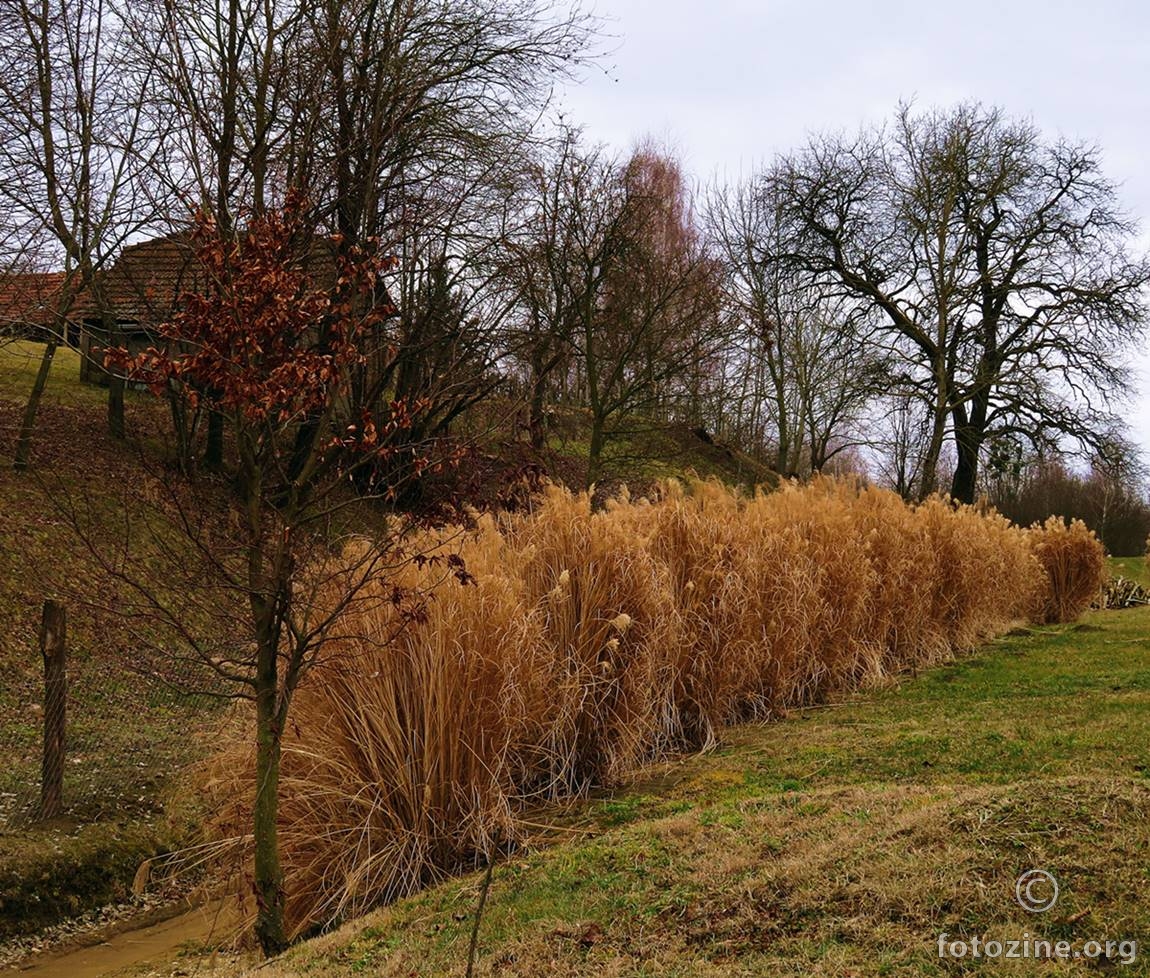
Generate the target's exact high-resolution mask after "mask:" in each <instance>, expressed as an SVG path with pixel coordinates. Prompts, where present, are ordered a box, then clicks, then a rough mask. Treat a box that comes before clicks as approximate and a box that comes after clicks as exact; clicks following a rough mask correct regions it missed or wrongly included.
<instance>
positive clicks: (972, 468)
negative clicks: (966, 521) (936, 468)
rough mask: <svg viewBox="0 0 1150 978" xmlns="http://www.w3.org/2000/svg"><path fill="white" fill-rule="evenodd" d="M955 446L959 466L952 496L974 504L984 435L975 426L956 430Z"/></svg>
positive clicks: (961, 501)
mask: <svg viewBox="0 0 1150 978" xmlns="http://www.w3.org/2000/svg"><path fill="white" fill-rule="evenodd" d="M954 444H955V448H956V449H957V454H958V464H957V465H956V466H955V469H954V480H953V481H952V482H951V487H950V494H951V496H953V497H954V499H956V500H957V501H958V502H960V503H973V502H974V491H975V488H976V485H977V482H978V453H979V449H980V448H981V447H982V435H981V433H980V432H979V431H977V430H976V429H975V428H974V426H973V425H967V426H965V427H962V428H958V429H956V430H955V433H954Z"/></svg>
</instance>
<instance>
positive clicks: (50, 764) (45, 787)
mask: <svg viewBox="0 0 1150 978" xmlns="http://www.w3.org/2000/svg"><path fill="white" fill-rule="evenodd" d="M67 621H68V619H67V615H66V613H65V610H64V606H63V605H62V604H60V603H59V602H58V601H45V602H44V613H43V619H42V621H41V625H40V652H41V654H42V655H43V658H44V755H43V758H42V763H41V778H40V818H42V819H49V818H55V817H56V816H58V815H59V814H60V813H61V811H63V806H64V737H65V730H66V727H67V709H68V706H67V703H68V666H67V654H68V644H67Z"/></svg>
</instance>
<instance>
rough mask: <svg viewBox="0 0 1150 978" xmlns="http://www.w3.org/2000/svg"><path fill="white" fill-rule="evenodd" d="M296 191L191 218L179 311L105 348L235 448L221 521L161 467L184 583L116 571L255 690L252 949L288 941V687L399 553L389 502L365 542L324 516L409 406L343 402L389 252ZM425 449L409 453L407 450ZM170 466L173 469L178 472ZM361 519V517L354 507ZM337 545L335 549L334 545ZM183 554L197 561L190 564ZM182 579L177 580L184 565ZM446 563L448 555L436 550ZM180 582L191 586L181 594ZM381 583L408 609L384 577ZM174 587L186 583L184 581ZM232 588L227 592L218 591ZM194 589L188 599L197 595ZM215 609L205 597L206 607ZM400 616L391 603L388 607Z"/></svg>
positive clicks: (237, 687)
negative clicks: (325, 215)
mask: <svg viewBox="0 0 1150 978" xmlns="http://www.w3.org/2000/svg"><path fill="white" fill-rule="evenodd" d="M301 214H302V208H301V207H300V206H298V203H290V204H289V205H288V206H287V207H285V208H284V209H283V210H280V211H272V212H267V213H265V214H263V215H261V216H259V217H258V218H256V219H254V220H253V221H251V222H250V223H249V224H248V226H247V227H246V228H245V229H244V230H243V231H242V233H239V234H237V235H227V234H221V233H220V230H219V229H218V228H217V227H216V226H215V224H214V222H213V221H212V220H211V219H210V218H207V217H201V218H200V220H199V221H198V228H197V239H198V253H199V260H200V262H201V265H202V272H203V274H202V276H201V280H202V281H204V282H207V283H209V284H208V286H207V288H206V289H205V290H204V291H203V292H202V293H201V294H196V295H188V296H185V297H184V300H183V306H182V310H181V311H180V312H179V313H178V314H177V315H176V316H175V317H174V318H173V320H172V321H171V322H170V323H168V324H167V325H165V326H164V327H163V328H162V329H161V334H162V337H163V339H164V343H163V344H162V345H160V346H158V347H155V348H152V349H149V350H148V351H146V352H145V353H143V354H140V355H137V356H129V355H128V353H127V352H126V351H124V350H119V351H116V352H115V353H114V354H112V356H111V357H110V359H112V360H113V361H114V362H115V363H117V365H118V366H120V367H122V368H125V369H126V370H127V371H128V373H129V375H130V376H132V377H134V378H136V379H140V380H144V381H146V382H147V383H148V385H149V386H150V388H151V389H152V391H153V392H154V393H155V394H157V395H162V396H165V397H167V396H172V394H173V392H175V395H176V396H178V397H182V398H186V399H187V400H188V401H189V402H190V403H192V404H194V405H198V406H201V407H204V408H207V409H210V410H211V411H213V412H216V413H217V414H218V415H219V416H221V417H222V418H223V419H224V421H225V426H226V431H227V434H228V436H229V440H230V442H231V449H232V452H233V453H234V457H235V461H234V464H233V468H232V471H231V475H232V478H233V483H234V492H235V510H234V515H233V518H232V520H231V523H232V525H231V526H229V527H226V528H221V527H211V528H206V527H203V526H202V521H200V520H197V519H196V518H194V516H192V515H191V514H194V512H195V500H194V490H189V486H188V484H187V483H186V482H183V481H182V482H179V485H178V487H177V484H176V480H175V479H174V478H169V479H166V480H164V485H163V487H162V490H163V492H164V494H165V496H166V497H167V498H168V499H169V500H170V501H172V502H173V503H174V507H169V508H170V509H172V508H174V510H175V511H176V512H177V513H178V514H179V519H177V520H176V521H175V525H176V526H178V527H179V528H180V530H181V531H182V533H183V535H184V537H186V538H187V539H190V540H191V541H192V544H193V546H192V547H190V548H189V547H186V546H185V547H184V548H183V552H185V553H187V552H188V551H189V550H190V551H191V552H192V553H193V554H194V555H195V556H197V557H198V558H199V560H198V562H196V561H192V562H191V563H189V564H187V565H186V566H187V569H186V570H184V571H181V572H178V573H181V575H182V577H183V578H187V584H186V587H185V588H183V589H181V588H180V587H176V586H173V582H168V586H167V590H166V591H165V593H160V592H159V591H158V590H157V589H156V588H155V587H154V586H148V585H144V584H141V583H139V582H140V580H141V578H140V576H139V575H135V576H133V575H131V574H125V573H121V574H120V575H119V576H120V579H121V580H123V581H125V582H127V583H128V584H130V585H132V589H133V593H134V594H136V595H137V596H142V597H143V599H144V603H145V605H146V606H147V608H148V613H149V614H150V615H151V616H152V617H153V618H156V619H159V620H160V621H162V622H164V623H165V624H167V625H168V626H169V628H170V629H171V630H174V631H175V632H176V634H177V635H178V636H179V638H180V639H181V644H182V645H184V646H186V647H187V648H190V650H191V652H190V655H191V657H193V658H194V659H196V660H197V661H198V662H199V663H201V664H202V665H204V666H206V667H208V668H210V669H211V670H212V671H213V672H214V674H215V675H216V677H217V678H219V679H221V680H223V681H224V684H225V685H224V688H227V689H230V690H232V691H233V693H232V695H234V696H237V697H243V698H247V699H250V700H251V701H252V702H253V703H254V708H255V719H256V790H255V799H254V804H253V809H252V811H253V825H252V833H253V836H254V867H253V869H254V877H253V879H254V889H255V897H256V904H257V918H256V935H257V937H258V939H259V942H260V945H261V947H262V948H263V950H264V952H265V953H267V954H273V953H276V952H278V951H280V950H282V949H283V947H284V946H285V944H286V939H285V932H284V923H283V908H284V885H283V873H282V871H281V867H280V858H279V846H278V841H277V814H278V801H279V772H280V752H281V739H282V734H283V731H284V730H285V727H286V725H287V723H288V716H289V710H290V708H291V703H292V697H293V694H294V692H295V691H296V689H297V687H298V685H299V683H300V681H301V679H302V678H303V676H304V675H305V673H306V672H307V670H308V668H309V667H310V666H311V665H312V664H313V663H314V662H315V661H316V659H317V658H318V657H319V656H320V655H321V654H322V652H323V650H324V648H325V647H327V646H329V645H331V644H332V643H333V642H335V641H336V640H337V639H338V637H339V636H338V635H337V634H336V633H337V632H338V630H339V628H340V627H341V624H340V623H341V621H342V620H343V618H344V615H345V613H346V612H347V610H348V609H349V608H350V607H351V606H352V605H354V604H356V603H357V602H362V601H365V600H369V599H368V598H367V597H366V595H367V594H368V593H369V591H370V593H372V594H375V595H377V597H376V598H374V599H373V600H380V599H379V598H378V595H379V594H380V593H381V589H379V588H378V587H372V588H370V589H369V588H368V587H367V585H368V584H369V583H370V584H378V582H379V580H380V578H381V576H387V575H389V574H391V573H393V572H394V570H395V568H396V566H397V563H401V562H403V561H405V560H408V559H411V558H412V557H413V556H415V555H411V554H405V553H404V552H403V541H402V536H403V535H402V531H401V528H399V527H398V526H397V522H396V521H395V520H394V519H393V518H390V519H389V518H387V517H383V518H381V519H378V520H376V521H374V522H376V523H377V524H378V529H377V532H376V533H375V535H374V539H373V540H372V542H371V545H370V546H367V547H363V546H359V547H357V548H355V556H354V557H352V558H348V557H347V556H346V555H345V554H341V553H340V552H339V543H338V539H339V538H338V532H337V528H338V526H339V525H341V523H345V522H346V521H345V520H344V519H343V514H344V513H345V512H346V510H347V509H348V508H349V507H352V506H356V505H360V504H361V502H362V497H359V498H356V496H355V494H354V493H353V491H352V482H353V479H352V477H353V476H357V478H355V480H354V482H355V484H356V485H358V486H360V487H362V486H363V485H365V484H366V485H368V486H371V487H372V488H373V491H377V492H378V494H379V495H386V494H387V493H388V491H389V487H388V486H385V485H381V484H380V483H379V481H378V480H377V481H375V482H374V483H373V482H372V480H371V479H370V478H369V479H367V480H365V479H363V478H359V477H358V476H359V475H360V474H361V472H362V471H363V470H367V471H369V472H370V471H391V469H392V468H393V467H394V466H393V465H392V464H391V462H392V460H390V459H389V458H387V455H388V453H389V451H391V449H389V448H387V447H386V446H387V445H389V444H391V443H394V442H395V441H396V440H397V439H395V438H392V437H389V436H390V435H394V434H395V433H397V432H398V431H399V430H400V429H402V428H403V427H404V426H405V425H407V424H408V423H409V419H410V417H411V412H410V411H409V409H408V407H409V406H407V405H404V404H401V403H392V404H391V406H390V421H389V422H388V425H389V426H390V427H391V428H392V429H394V431H390V432H389V431H385V430H381V428H380V427H379V426H378V425H377V423H376V422H375V421H373V420H372V419H371V418H370V417H367V416H365V417H363V418H357V419H352V418H349V417H348V416H347V413H346V412H347V405H348V403H349V389H348V388H349V377H350V375H351V373H352V372H353V370H354V369H355V368H357V367H359V366H361V365H362V364H363V363H364V362H365V361H366V360H367V359H368V356H369V353H370V351H369V350H368V349H367V348H366V346H367V344H368V343H370V342H372V340H371V337H375V336H378V335H379V332H380V331H379V330H378V329H377V328H376V327H377V326H378V325H379V323H380V322H381V320H383V319H385V318H386V317H388V316H390V315H391V314H392V309H391V307H390V305H389V304H388V302H387V301H386V294H385V293H384V292H383V290H382V288H381V287H380V285H379V282H380V276H381V275H382V273H383V272H384V271H385V270H387V269H388V268H389V267H391V265H392V259H390V258H389V257H387V256H383V255H380V254H370V253H368V252H366V251H363V250H360V249H348V248H342V247H338V245H339V244H340V242H332V241H331V239H327V238H318V237H316V236H314V235H313V234H311V233H310V232H309V230H308V228H307V227H306V226H305V224H304V221H303V220H302V218H301V216H300V215H301ZM426 461H427V460H426V459H425V458H422V457H421V458H420V459H419V460H418V464H420V465H422V464H424V463H425V462H426ZM180 479H184V477H183V476H181V477H180ZM361 525H362V524H361ZM337 557H338V558H339V559H336V558H337ZM192 563H194V564H195V565H196V566H195V567H194V568H193V567H192ZM193 570H194V573H195V575H196V576H197V577H198V578H199V581H198V583H197V582H194V581H192V580H191V579H190V576H191V573H192V572H193ZM451 570H453V571H455V572H457V574H458V576H461V577H462V576H464V571H463V570H462V568H459V567H457V566H454V565H453V566H452V568H451ZM192 592H194V595H192ZM383 593H385V594H386V595H388V597H387V598H386V600H389V601H393V602H395V603H396V604H399V605H403V606H404V609H405V614H408V615H410V614H417V613H418V612H417V611H415V610H414V608H415V606H416V603H415V602H414V601H413V602H411V603H408V597H409V596H407V595H404V594H402V593H400V591H399V590H398V589H384V590H383ZM189 595H192V596H191V597H189ZM195 595H198V596H199V597H200V598H201V599H203V598H204V596H205V595H207V598H206V600H207V601H211V602H214V603H215V604H216V607H217V608H226V609H230V611H229V613H230V614H233V615H238V616H240V617H242V619H243V622H242V627H241V626H240V625H239V624H238V623H237V624H235V626H234V627H235V631H236V632H237V636H238V638H237V641H236V642H235V643H233V644H231V645H229V647H228V650H227V651H226V652H225V653H224V654H221V652H220V648H219V647H218V646H215V647H213V646H212V645H211V643H210V642H205V641H204V640H203V639H202V636H201V635H200V634H197V631H196V627H195V626H194V625H193V624H192V623H191V622H190V620H189V612H188V607H189V601H194V600H195ZM221 596H230V597H231V598H232V599H235V600H232V601H231V602H228V601H227V600H223V601H221V600H220V598H221ZM203 603H204V601H203V600H201V604H203ZM214 613H215V614H216V616H217V618H218V617H219V612H218V611H216V612H214ZM402 617H403V616H401V618H402Z"/></svg>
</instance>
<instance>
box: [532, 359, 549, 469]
mask: <svg viewBox="0 0 1150 978" xmlns="http://www.w3.org/2000/svg"><path fill="white" fill-rule="evenodd" d="M533 373H534V377H533V378H532V381H531V409H530V415H529V416H528V419H527V430H528V433H529V434H530V436H531V447H532V448H533V449H535V451H537V452H538V451H542V450H543V447H544V446H545V445H546V443H547V430H546V421H545V419H544V416H543V407H544V400H543V395H544V394H545V393H546V386H547V383H546V381H547V378H546V376H545V375H544V374H543V372H542V370H540V371H533Z"/></svg>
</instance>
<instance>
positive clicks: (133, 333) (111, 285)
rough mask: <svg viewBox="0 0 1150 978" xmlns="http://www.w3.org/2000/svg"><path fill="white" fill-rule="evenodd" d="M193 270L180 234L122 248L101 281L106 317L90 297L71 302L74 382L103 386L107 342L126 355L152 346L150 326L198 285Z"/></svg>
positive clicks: (190, 250)
mask: <svg viewBox="0 0 1150 978" xmlns="http://www.w3.org/2000/svg"><path fill="white" fill-rule="evenodd" d="M198 270H199V263H198V262H197V260H196V255H195V249H194V247H193V245H192V240H191V236H190V235H189V234H187V233H186V232H182V231H177V232H175V233H173V234H169V235H165V236H164V237H162V238H152V239H150V240H148V241H141V242H139V243H137V244H134V245H129V246H128V247H126V248H125V249H124V250H123V251H122V252H121V253H120V255H119V257H118V258H117V259H116V261H115V263H114V264H113V265H112V267H111V268H109V269H108V270H107V271H106V272H104V273H103V275H102V278H101V285H102V286H103V294H104V300H105V303H106V306H107V309H106V318H105V316H102V315H101V312H100V310H98V309H97V308H96V307H95V303H94V302H93V301H92V297H91V295H87V296H84V297H81V299H80V300H79V301H78V303H77V306H78V317H79V318H80V320H81V322H82V328H81V333H80V353H81V361H80V379H81V380H85V381H90V382H94V383H106V382H107V375H106V373H105V371H104V367H103V361H104V350H105V348H106V347H107V346H108V345H109V343H110V342H114V343H115V344H116V345H118V346H125V347H127V348H128V349H129V350H131V351H139V350H143V349H145V348H147V347H148V346H151V345H153V344H154V343H155V339H156V327H158V326H159V325H160V324H161V323H163V322H165V321H166V320H168V319H170V318H171V316H172V313H173V312H174V311H175V309H176V306H177V304H178V302H179V298H180V296H181V295H183V294H184V293H186V292H190V291H195V290H196V289H197V288H198V287H199V284H200V283H199V278H198V275H197V273H198ZM113 331H114V332H115V336H114V337H113V335H112V334H113Z"/></svg>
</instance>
